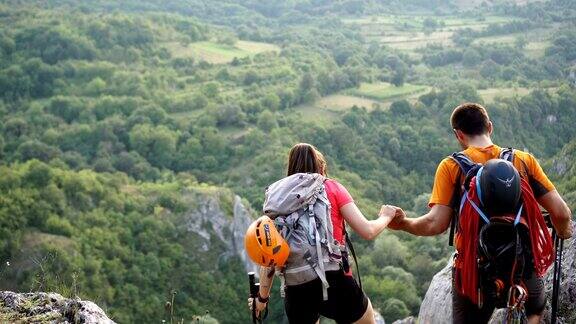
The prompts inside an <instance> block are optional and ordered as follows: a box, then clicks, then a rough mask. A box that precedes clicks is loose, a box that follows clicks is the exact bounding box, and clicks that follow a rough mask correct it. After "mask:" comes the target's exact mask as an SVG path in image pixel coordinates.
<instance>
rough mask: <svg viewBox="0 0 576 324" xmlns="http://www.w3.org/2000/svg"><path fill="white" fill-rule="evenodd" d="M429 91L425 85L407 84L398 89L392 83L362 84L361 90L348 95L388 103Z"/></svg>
mask: <svg viewBox="0 0 576 324" xmlns="http://www.w3.org/2000/svg"><path fill="white" fill-rule="evenodd" d="M429 90H430V88H429V87H427V86H423V85H415V84H408V83H405V84H404V85H402V86H400V87H396V86H394V85H392V84H390V83H386V82H380V83H362V84H361V85H360V87H359V88H357V89H351V90H348V91H347V93H348V94H350V95H354V96H358V97H361V98H369V99H374V100H380V101H388V100H394V99H400V98H405V97H408V96H411V95H416V94H418V95H420V94H424V93H425V92H427V91H429Z"/></svg>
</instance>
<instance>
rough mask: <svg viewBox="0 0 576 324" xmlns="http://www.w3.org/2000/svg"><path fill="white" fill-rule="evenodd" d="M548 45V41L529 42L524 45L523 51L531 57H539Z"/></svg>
mask: <svg viewBox="0 0 576 324" xmlns="http://www.w3.org/2000/svg"><path fill="white" fill-rule="evenodd" d="M550 45H551V42H550V41H541V42H530V43H528V44H527V45H526V47H524V52H525V53H526V54H527V55H528V56H529V57H531V58H541V57H543V56H544V53H545V52H546V48H548V47H550Z"/></svg>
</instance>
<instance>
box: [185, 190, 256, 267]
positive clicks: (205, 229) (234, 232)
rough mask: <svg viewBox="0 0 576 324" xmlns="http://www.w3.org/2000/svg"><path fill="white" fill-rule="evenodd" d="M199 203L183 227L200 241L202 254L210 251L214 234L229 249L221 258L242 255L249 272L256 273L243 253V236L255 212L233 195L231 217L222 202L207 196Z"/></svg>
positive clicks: (252, 264)
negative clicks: (194, 234)
mask: <svg viewBox="0 0 576 324" xmlns="http://www.w3.org/2000/svg"><path fill="white" fill-rule="evenodd" d="M197 201H199V204H198V205H197V207H195V208H194V209H192V210H191V211H189V212H187V213H186V214H185V215H184V226H185V227H186V230H187V231H189V232H193V233H196V234H197V235H198V236H199V237H200V238H201V240H202V244H201V250H202V252H207V251H208V250H210V239H211V235H215V236H216V237H217V238H218V239H219V240H220V241H222V243H223V244H224V245H225V247H226V251H225V252H224V254H223V255H222V257H224V258H227V257H231V256H239V257H240V259H241V260H242V263H243V264H244V268H245V270H246V271H247V272H248V271H256V270H257V268H256V266H255V265H254V263H252V261H250V259H248V256H247V255H246V251H245V250H244V234H245V233H246V230H247V229H248V226H250V224H251V223H252V221H253V220H254V219H253V218H252V214H253V212H252V210H250V209H249V208H248V207H246V206H245V205H244V204H243V203H242V199H241V198H240V197H239V196H234V201H233V204H232V215H230V212H227V211H225V209H224V208H222V205H221V200H220V199H219V198H218V197H216V196H210V195H206V196H203V197H201V198H199V199H198V200H197Z"/></svg>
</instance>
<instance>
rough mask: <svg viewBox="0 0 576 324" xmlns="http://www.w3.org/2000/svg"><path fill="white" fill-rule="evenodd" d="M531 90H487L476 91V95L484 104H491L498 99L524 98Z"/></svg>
mask: <svg viewBox="0 0 576 324" xmlns="http://www.w3.org/2000/svg"><path fill="white" fill-rule="evenodd" d="M530 91H532V89H528V88H488V89H483V90H478V94H479V95H480V97H482V99H483V100H484V102H486V103H493V102H495V101H497V99H499V98H513V97H520V96H525V95H527V94H529V93H530Z"/></svg>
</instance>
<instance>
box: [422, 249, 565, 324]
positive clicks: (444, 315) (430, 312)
mask: <svg viewBox="0 0 576 324" xmlns="http://www.w3.org/2000/svg"><path fill="white" fill-rule="evenodd" d="M574 241H575V240H574V239H571V240H566V241H565V242H564V253H563V259H562V276H561V283H560V287H561V289H560V296H559V306H558V323H576V271H575V269H576V243H575V242H574ZM451 268H452V262H449V263H448V265H446V267H445V268H444V269H442V270H441V271H440V272H439V273H437V274H436V275H435V276H434V278H433V279H432V282H431V283H430V287H429V288H428V291H427V292H426V296H425V297H424V300H423V301H422V304H421V306H420V314H419V316H418V322H419V323H423V324H428V323H430V324H435V323H450V322H451V320H452V287H451V280H452V274H451ZM552 278H553V267H551V268H550V270H549V271H548V274H547V275H546V279H545V280H546V283H545V286H546V298H547V305H546V310H545V311H544V316H543V319H542V321H543V323H550V308H551V306H550V301H551V298H552ZM503 315H504V311H503V310H498V311H496V312H494V315H493V316H492V319H491V321H490V323H501V322H502V321H501V319H502V316H503Z"/></svg>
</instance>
